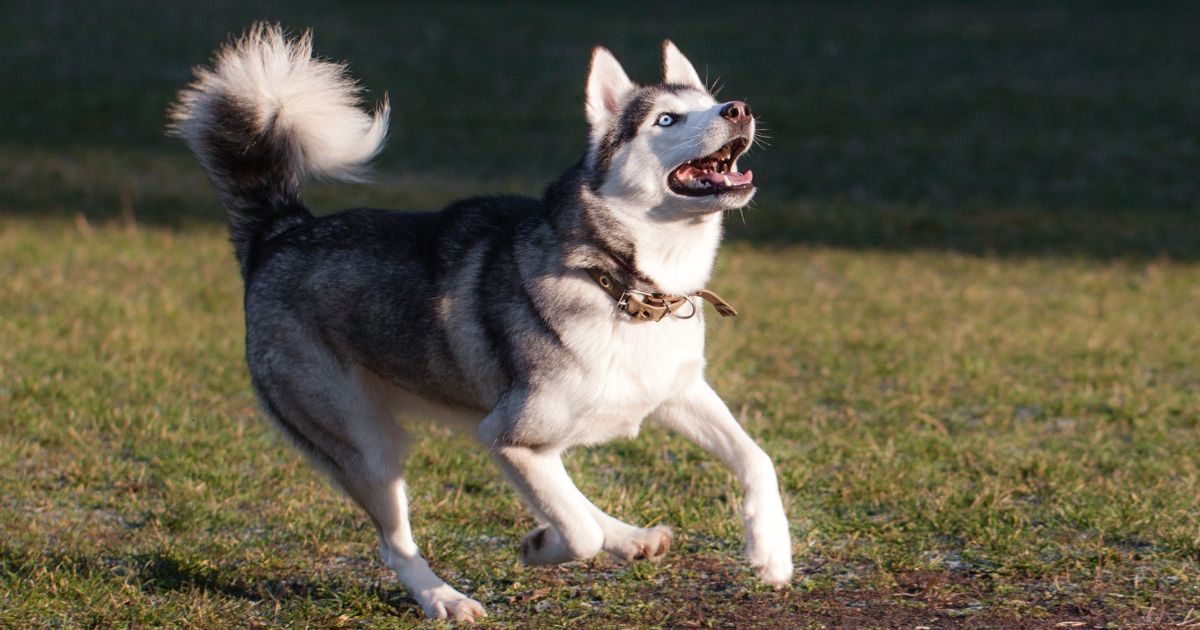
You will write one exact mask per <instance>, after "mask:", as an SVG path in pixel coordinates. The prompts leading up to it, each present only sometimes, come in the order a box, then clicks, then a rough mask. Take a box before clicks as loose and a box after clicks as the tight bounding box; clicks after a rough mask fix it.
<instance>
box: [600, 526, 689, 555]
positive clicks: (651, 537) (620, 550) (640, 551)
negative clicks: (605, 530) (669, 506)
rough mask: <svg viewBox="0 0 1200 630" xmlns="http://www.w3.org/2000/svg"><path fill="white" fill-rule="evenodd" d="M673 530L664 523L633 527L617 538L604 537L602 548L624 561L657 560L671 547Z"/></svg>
mask: <svg viewBox="0 0 1200 630" xmlns="http://www.w3.org/2000/svg"><path fill="white" fill-rule="evenodd" d="M674 538H675V532H673V531H671V528H670V527H667V526H666V525H659V526H658V527H651V528H646V529H643V528H640V527H638V528H633V533H631V534H629V535H627V536H624V537H622V538H620V539H618V540H610V539H609V538H607V537H606V538H605V540H604V550H605V551H607V552H608V553H610V554H612V555H614V556H616V557H618V558H620V559H621V560H625V561H627V562H628V561H632V560H650V561H651V562H657V561H659V560H662V559H663V557H664V556H666V555H667V551H669V550H670V549H671V541H672V540H674Z"/></svg>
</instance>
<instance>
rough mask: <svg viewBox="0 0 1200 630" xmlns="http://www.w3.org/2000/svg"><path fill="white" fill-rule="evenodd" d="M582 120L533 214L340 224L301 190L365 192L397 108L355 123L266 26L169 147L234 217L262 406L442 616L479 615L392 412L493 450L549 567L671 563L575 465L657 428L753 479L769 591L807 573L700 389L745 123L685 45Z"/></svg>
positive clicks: (343, 78)
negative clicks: (431, 517)
mask: <svg viewBox="0 0 1200 630" xmlns="http://www.w3.org/2000/svg"><path fill="white" fill-rule="evenodd" d="M585 110H586V114H587V121H588V123H589V126H590V129H589V133H588V137H587V150H586V152H585V153H584V155H583V157H582V158H581V159H580V160H579V162H578V163H576V164H575V165H574V166H572V167H570V168H568V169H567V170H566V172H564V173H563V174H562V175H561V176H560V177H559V178H558V179H557V180H556V181H554V182H553V183H551V184H550V185H549V187H548V188H547V189H546V191H545V193H544V195H543V196H542V198H540V199H534V198H521V197H485V198H477V199H468V200H465V201H460V202H457V203H455V204H452V205H451V206H449V207H447V208H445V209H443V210H441V211H440V212H390V211H381V210H367V209H355V210H349V211H346V212H342V213H339V214H333V215H330V216H323V217H315V216H313V214H311V213H310V212H309V210H308V208H307V207H306V206H305V204H304V202H303V200H302V199H301V196H300V187H301V183H302V182H303V181H304V180H305V179H307V178H310V177H325V178H339V179H343V180H357V179H360V178H361V177H362V176H363V175H364V169H365V165H366V163H367V162H369V161H370V160H371V159H372V158H373V157H374V156H375V155H376V154H377V153H379V151H380V150H381V149H382V148H383V144H384V137H385V135H386V132H387V126H388V113H389V108H388V104H387V102H386V98H385V100H384V102H382V103H381V104H380V105H379V106H378V107H377V108H376V109H375V110H374V112H373V113H370V114H369V113H366V112H364V111H363V110H362V109H360V99H359V87H358V85H357V84H356V83H355V82H354V81H353V80H352V79H351V78H349V77H348V75H347V72H346V68H345V66H343V65H340V64H337V63H332V62H330V61H325V60H320V59H317V58H314V57H313V54H312V37H311V33H305V34H304V35H302V36H298V37H292V36H289V35H286V34H285V33H284V32H283V31H282V29H281V28H280V27H278V26H274V25H265V24H259V25H256V26H253V27H251V28H250V29H248V30H247V31H246V32H245V33H244V34H243V35H242V36H241V37H239V38H237V39H236V40H234V41H231V42H230V43H228V44H226V45H225V46H223V47H222V48H221V49H219V50H218V51H217V53H216V54H215V56H214V58H213V61H212V65H211V67H209V68H198V69H197V70H196V80H195V81H194V82H193V83H191V84H190V85H189V86H188V87H186V88H185V89H183V90H182V91H181V92H180V93H179V95H178V100H177V101H176V103H175V104H174V105H173V107H172V110H171V131H172V133H174V134H176V135H178V136H179V137H181V138H182V139H183V140H184V142H185V143H186V144H187V146H188V147H189V148H190V149H191V150H192V152H194V153H195V155H196V157H197V158H199V160H200V162H201V163H202V164H203V167H204V170H205V172H206V173H207V174H208V177H209V179H210V180H211V181H212V184H213V187H214V188H215V189H216V192H217V195H218V197H219V198H220V200H221V202H222V203H223V204H224V206H225V208H226V210H227V211H228V221H229V229H230V232H231V234H232V240H233V246H234V250H235V253H236V256H237V260H238V263H239V265H240V269H241V274H242V278H243V280H244V282H245V310H246V359H247V361H248V363H249V366H250V373H251V375H252V380H253V385H254V389H255V391H256V392H257V394H258V397H259V399H260V401H261V403H262V406H263V408H264V410H265V413H266V414H267V415H268V416H270V417H271V418H272V419H273V420H274V422H275V423H276V424H277V425H278V426H279V428H280V429H281V430H282V431H283V433H285V434H286V435H287V436H289V437H290V438H291V441H292V442H294V443H295V444H296V446H297V447H298V448H299V450H300V451H302V452H303V453H304V454H305V455H307V456H308V457H309V458H310V459H311V460H312V461H313V462H314V463H315V464H316V465H317V466H318V467H319V468H321V469H322V470H323V471H325V472H326V473H327V474H328V475H329V476H330V477H331V478H332V479H333V480H334V481H335V482H336V483H337V485H338V486H340V487H341V488H342V489H343V490H344V491H345V492H346V493H347V494H348V495H350V497H352V498H353V499H354V501H355V502H357V503H358V504H359V505H360V506H362V508H363V510H365V511H366V513H367V514H368V515H369V516H370V518H371V520H372V521H373V522H374V524H375V527H376V528H377V529H378V531H379V538H380V541H381V554H382V556H383V562H384V563H385V564H387V566H388V567H390V568H391V569H392V570H394V571H395V572H396V575H397V576H398V577H399V578H400V581H401V582H403V584H404V586H405V588H407V589H408V592H409V593H410V594H411V595H412V597H413V598H414V599H416V601H417V602H418V603H419V604H420V606H421V608H422V609H423V610H424V612H425V614H426V615H428V616H429V617H434V618H451V619H458V620H467V621H471V620H474V619H477V618H479V617H482V616H484V615H485V612H484V609H483V606H482V605H481V604H480V603H479V602H477V601H475V600H473V599H470V598H469V597H467V596H466V595H464V594H462V593H460V592H459V591H457V590H455V589H454V588H453V587H451V586H450V585H449V584H447V583H446V582H444V581H443V580H441V579H440V578H439V577H437V576H436V575H435V574H434V573H433V571H431V570H430V568H429V565H428V564H427V563H426V562H425V560H424V559H423V558H422V557H421V554H420V552H419V551H418V549H417V545H416V543H415V542H414V540H413V534H412V528H411V525H410V523H409V519H408V501H407V498H406V496H405V484H404V468H403V461H404V456H405V452H406V450H407V448H408V446H409V443H410V438H409V435H408V433H406V431H405V430H404V428H403V425H402V424H400V423H398V422H397V418H398V417H400V416H422V417H426V418H431V419H435V420H437V421H441V422H453V423H455V424H458V425H459V426H464V427H466V428H467V429H468V430H469V431H470V432H471V433H473V434H474V435H475V436H476V437H477V439H478V440H479V442H480V443H481V444H482V446H483V447H484V448H486V449H487V450H488V452H489V453H490V454H491V456H492V457H493V459H494V460H495V462H496V464H497V466H498V467H499V468H500V470H501V471H503V473H504V475H505V476H506V477H507V479H508V480H509V481H510V482H511V484H512V485H513V486H514V487H515V488H516V490H517V491H518V492H519V494H520V495H521V497H522V499H523V500H524V502H525V503H526V504H527V505H528V507H529V509H530V510H531V511H532V513H533V514H534V515H535V517H536V518H537V519H538V521H539V524H540V526H539V527H538V528H537V529H535V530H534V531H532V532H530V533H529V534H528V535H527V536H525V538H524V540H523V541H522V542H521V546H520V559H521V560H522V561H523V562H525V563H527V564H535V565H540V564H555V563H562V562H569V561H573V560H580V559H584V558H590V557H592V556H595V555H596V554H598V553H599V552H600V551H605V552H608V553H610V554H612V555H613V556H616V557H617V558H620V559H623V560H627V561H631V560H638V559H650V560H654V559H658V558H660V557H662V556H663V554H665V553H666V552H667V549H668V547H669V546H670V543H671V539H672V532H671V530H670V528H668V527H663V526H659V527H653V528H642V527H638V526H636V525H630V524H628V523H624V522H622V521H620V520H618V519H616V518H614V517H612V516H609V515H608V514H606V513H605V512H604V511H603V510H601V509H600V508H599V507H597V506H595V505H593V504H592V503H591V502H590V501H588V499H587V498H586V497H584V496H583V494H581V493H580V491H579V490H578V489H577V488H576V487H575V485H574V483H572V481H571V479H570V478H569V477H568V476H567V472H566V470H565V469H564V468H563V464H562V461H561V459H560V457H561V455H562V453H563V451H564V450H566V449H568V448H570V447H572V446H577V445H587V444H599V443H602V442H605V441H608V440H611V439H613V438H617V437H632V436H635V435H637V433H638V428H639V426H640V425H641V423H642V421H643V420H644V419H645V418H647V417H649V418H653V419H654V420H656V421H657V422H659V423H661V424H662V425H663V426H665V427H667V428H669V429H671V430H672V431H674V432H676V433H679V434H681V435H683V436H684V437H686V438H688V439H690V440H692V441H693V442H695V443H696V444H698V445H700V446H701V447H703V448H704V449H706V450H708V451H709V452H711V453H712V454H713V455H715V456H716V457H717V458H719V459H720V460H721V461H722V462H724V463H725V464H726V465H728V466H729V467H730V468H731V469H732V470H733V471H734V472H735V473H736V474H737V476H738V479H739V480H740V483H741V484H742V486H743V488H744V493H745V503H744V505H743V515H744V518H745V527H746V553H747V556H748V557H749V562H750V564H751V566H753V567H754V568H755V570H756V571H757V574H758V577H759V578H761V579H762V580H763V581H765V582H766V583H768V584H772V585H776V586H778V585H783V584H786V583H787V582H788V581H789V580H790V579H791V576H792V547H791V540H790V537H789V532H788V523H787V518H786V515H785V514H784V509H783V504H782V502H781V500H780V494H779V485H778V482H777V480H776V475H775V470H774V466H773V464H772V463H771V460H770V458H769V457H768V456H767V455H766V454H765V453H764V452H763V450H762V449H760V448H759V447H758V446H757V445H756V444H755V443H754V441H753V440H752V439H751V438H750V437H749V436H748V435H747V434H746V432H745V431H743V430H742V428H741V426H740V425H739V424H738V422H737V420H736V419H735V418H734V417H733V415H732V414H730V412H729V410H728V409H727V407H726V406H725V404H724V403H723V402H722V401H721V398H720V397H719V396H718V395H717V394H716V392H714V391H713V389H712V388H711V387H710V386H709V385H708V383H707V382H706V381H705V378H704V327H705V323H704V304H703V301H702V299H707V300H709V301H712V302H713V303H714V304H715V305H716V306H717V307H718V311H719V312H721V313H722V314H725V315H728V314H733V310H732V308H730V307H729V306H728V304H726V303H725V302H724V301H722V300H720V298H717V297H716V296H715V294H712V293H711V292H708V291H705V290H703V287H704V286H705V283H706V282H708V279H709V276H710V274H711V272H712V269H713V262H714V259H715V257H716V253H717V246H718V244H719V242H720V240H721V221H722V215H723V211H726V210H730V209H735V208H740V207H742V206H744V205H746V203H747V202H749V201H750V198H751V197H753V196H754V192H755V188H754V184H753V175H752V173H751V172H750V171H745V172H741V171H739V170H738V160H739V158H741V157H742V155H743V153H744V152H745V151H746V150H747V149H748V148H749V147H750V144H751V142H752V141H753V139H754V134H755V119H754V116H753V114H752V112H751V110H750V107H749V106H748V105H746V104H745V103H743V102H740V101H729V102H717V100H715V99H714V97H713V96H712V95H711V94H710V93H709V91H708V90H707V89H706V87H705V85H704V83H703V82H702V81H701V80H700V77H699V76H698V75H697V74H696V70H695V69H694V68H693V67H692V64H691V63H690V62H689V61H688V60H687V58H685V57H684V56H683V54H682V53H680V52H679V50H678V49H677V48H676V47H675V46H674V45H673V44H672V43H671V42H670V41H666V42H664V43H663V65H662V81H661V82H660V83H657V84H655V85H647V86H641V85H637V84H635V83H633V82H632V81H630V79H629V78H628V77H627V76H626V74H625V71H624V70H623V69H622V68H621V65H620V64H619V63H618V62H617V60H616V59H615V58H614V57H613V55H612V54H611V53H609V51H608V50H606V49H604V48H596V49H595V50H594V51H593V52H592V56H591V66H590V69H589V70H588V76H587V86H586V107H585Z"/></svg>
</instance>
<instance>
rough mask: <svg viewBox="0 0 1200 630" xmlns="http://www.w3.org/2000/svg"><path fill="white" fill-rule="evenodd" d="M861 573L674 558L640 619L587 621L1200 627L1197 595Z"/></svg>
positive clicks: (790, 627) (609, 612)
mask: <svg viewBox="0 0 1200 630" xmlns="http://www.w3.org/2000/svg"><path fill="white" fill-rule="evenodd" d="M824 572H825V573H826V574H827V575H828V571H824ZM547 573H548V574H547V575H544V576H542V577H541V578H539V581H541V580H542V579H543V578H544V579H545V582H543V585H544V586H553V587H566V588H569V589H572V590H576V589H577V591H576V592H578V594H579V595H580V596H583V597H587V596H589V595H590V594H594V593H593V591H592V589H590V588H589V587H588V586H587V584H589V583H591V582H593V581H596V580H605V579H612V576H611V575H608V576H606V575H605V571H603V570H602V568H601V567H598V566H595V565H593V566H591V567H589V568H588V569H586V570H585V571H583V572H582V573H580V572H578V570H577V571H576V572H575V574H574V575H572V573H571V572H569V571H562V572H558V571H554V572H553V573H551V572H550V571H548V572H547ZM801 575H803V569H802V571H801ZM858 575H859V576H861V577H859V578H857V580H856V581H857V582H858V584H857V585H854V584H853V583H852V582H853V581H855V580H850V579H849V578H847V580H842V581H840V582H841V583H840V584H839V583H837V582H839V581H834V582H828V583H825V584H820V585H816V586H812V585H809V586H808V587H807V588H806V587H805V586H803V585H802V586H797V587H792V588H789V589H784V590H780V591H774V590H769V589H764V588H761V587H758V586H755V583H754V581H753V579H752V578H751V577H750V576H749V575H748V574H746V573H745V572H744V571H742V570H741V569H740V568H739V567H738V566H736V565H734V564H732V563H730V562H729V561H728V559H727V558H715V557H706V556H692V557H687V558H682V559H679V560H677V561H675V562H672V563H671V575H670V576H669V577H665V579H652V580H648V581H647V583H646V586H645V588H643V589H642V591H641V597H640V598H639V599H640V600H641V601H643V602H646V603H647V604H652V606H649V607H648V608H647V609H643V610H642V611H641V613H640V614H639V615H635V616H634V617H636V618H637V621H634V620H633V618H631V615H630V614H629V611H628V610H625V609H623V608H621V607H613V608H609V607H606V606H603V605H601V606H597V608H596V610H595V611H594V613H593V614H589V615H586V616H585V617H584V618H582V619H580V620H579V621H580V622H581V623H580V624H579V626H578V627H597V628H599V627H604V628H627V627H628V628H635V627H647V626H650V627H663V628H680V629H684V628H737V629H739V630H741V629H745V628H766V629H776V628H777V629H787V630H798V629H808V628H812V629H817V628H909V629H920V628H927V629H929V630H935V629H943V628H971V629H986V628H1055V629H1058V628H1131V627H1132V628H1162V627H1168V626H1169V627H1192V628H1200V601H1198V598H1197V596H1196V595H1195V594H1194V593H1190V594H1189V593H1185V594H1181V593H1179V592H1163V593H1159V594H1153V593H1151V594H1146V593H1145V592H1144V591H1143V592H1142V593H1141V595H1140V596H1138V597H1133V596H1131V595H1130V594H1129V593H1127V592H1124V591H1125V590H1127V589H1121V588H1118V587H1116V586H1114V585H1112V584H1107V583H1103V582H1092V583H1088V584H1086V585H1079V584H1068V583H1065V582H1058V583H1047V582H1044V581H1039V580H1033V579H1029V580H1024V581H1022V580H1012V579H1006V580H996V579H994V578H993V577H992V576H989V575H979V574H972V573H970V572H966V571H944V572H931V571H923V572H911V573H901V574H895V575H882V574H880V573H879V572H878V571H875V570H870V569H866V568H863V571H861V572H860V573H859V574H858ZM802 584H805V583H803V582H802ZM647 610H649V612H647ZM543 612H548V611H545V610H543Z"/></svg>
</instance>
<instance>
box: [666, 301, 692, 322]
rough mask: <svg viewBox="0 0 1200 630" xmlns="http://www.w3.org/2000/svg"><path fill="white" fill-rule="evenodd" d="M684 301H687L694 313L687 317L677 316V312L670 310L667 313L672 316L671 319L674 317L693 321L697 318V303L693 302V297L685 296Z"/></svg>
mask: <svg viewBox="0 0 1200 630" xmlns="http://www.w3.org/2000/svg"><path fill="white" fill-rule="evenodd" d="M683 299H684V300H686V301H687V303H688V306H691V307H692V312H690V313H688V314H687V315H677V314H675V311H672V310H671V309H670V308H668V309H667V312H668V313H670V314H671V317H674V318H675V319H691V318H693V317H695V316H696V303H695V302H693V301H692V296H690V295H685V296H683Z"/></svg>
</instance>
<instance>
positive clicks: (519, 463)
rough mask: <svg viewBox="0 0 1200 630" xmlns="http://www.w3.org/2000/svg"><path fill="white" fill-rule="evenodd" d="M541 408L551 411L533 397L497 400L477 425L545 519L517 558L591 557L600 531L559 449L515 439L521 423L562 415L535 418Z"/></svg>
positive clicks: (499, 461)
mask: <svg viewBox="0 0 1200 630" xmlns="http://www.w3.org/2000/svg"><path fill="white" fill-rule="evenodd" d="M539 409H540V410H541V411H540V413H543V414H544V413H553V412H552V411H551V410H549V409H547V406H546V405H539V404H537V401H529V400H526V401H524V402H523V403H522V404H519V405H517V404H511V405H510V404H501V405H498V406H497V408H496V409H494V410H492V413H491V414H489V415H488V417H487V418H485V419H484V420H483V422H482V423H481V424H480V426H479V437H480V439H481V440H482V441H483V442H484V444H485V445H487V446H488V448H489V450H490V451H491V453H492V457H493V458H494V459H495V460H496V463H497V465H499V467H500V470H502V471H503V472H504V475H505V477H507V478H508V480H509V482H510V483H511V484H512V485H513V487H515V488H516V489H517V491H518V492H520V494H521V498H522V499H524V501H525V503H526V505H528V506H529V508H530V509H531V510H532V511H533V513H534V514H535V515H536V516H537V517H538V518H539V519H541V520H542V521H544V522H545V525H544V526H542V527H539V528H538V529H535V530H534V531H532V532H530V533H529V534H528V535H527V536H525V539H524V540H523V541H522V542H521V562H524V563H525V564H559V563H562V562H570V561H572V560H584V559H587V558H591V557H592V556H595V555H596V554H598V553H600V550H601V549H602V548H603V546H604V531H603V529H601V527H600V525H599V524H598V523H597V522H596V519H594V518H593V517H592V515H591V509H592V505H591V503H590V502H589V501H588V500H587V497H585V496H583V493H581V492H580V491H579V489H578V488H576V487H575V483H574V482H573V481H571V477H570V476H569V475H568V474H567V470H566V468H564V467H563V463H562V459H561V457H560V450H559V449H556V448H532V447H529V446H524V445H521V444H520V443H519V442H518V441H517V440H516V439H514V436H515V435H521V434H522V432H521V431H520V427H521V426H522V424H523V423H533V425H534V426H539V427H546V426H549V425H554V424H556V423H558V422H561V416H560V417H557V418H553V417H551V418H539V417H538V415H536V414H538V413H539V411H537V410H539ZM553 415H557V414H553Z"/></svg>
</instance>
